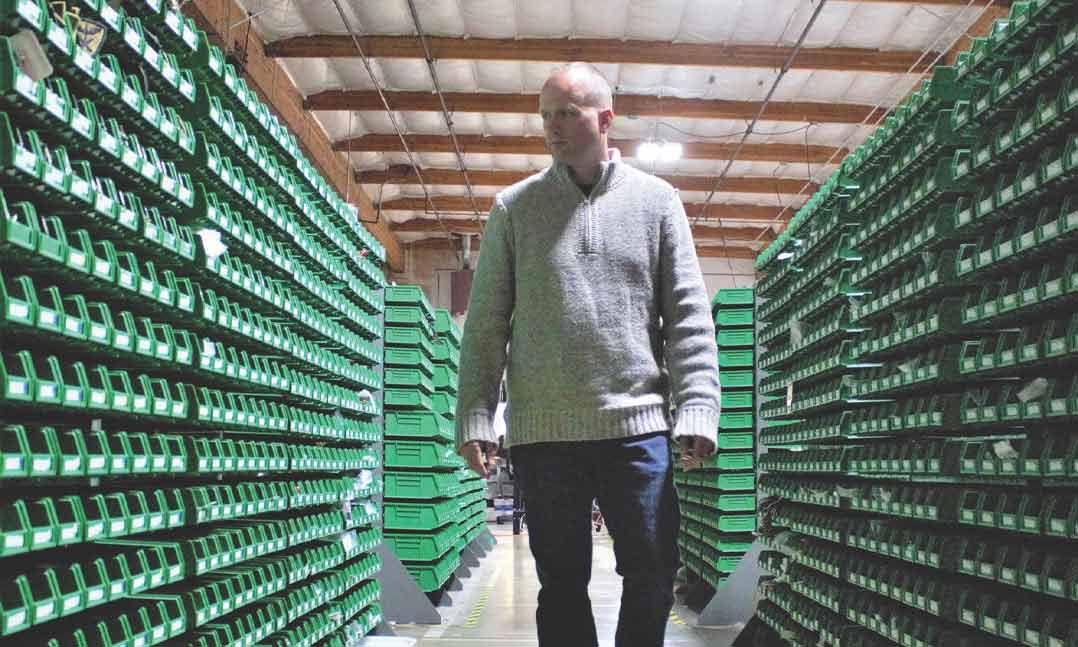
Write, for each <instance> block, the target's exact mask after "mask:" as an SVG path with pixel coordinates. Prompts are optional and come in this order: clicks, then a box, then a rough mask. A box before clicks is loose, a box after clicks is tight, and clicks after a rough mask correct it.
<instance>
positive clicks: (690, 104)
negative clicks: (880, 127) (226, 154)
mask: <svg viewBox="0 0 1078 647" xmlns="http://www.w3.org/2000/svg"><path fill="white" fill-rule="evenodd" d="M384 94H385V96H386V99H387V101H388V103H389V106H390V108H391V109H393V110H400V111H413V112H441V110H442V104H441V102H440V101H439V100H438V95H436V94H434V93H432V92H385V93H384ZM442 96H444V97H445V101H446V106H448V108H449V110H450V112H486V113H497V114H535V113H537V112H538V109H539V95H538V94H508V93H493V92H443V93H442ZM303 105H304V107H305V108H307V109H308V110H368V111H378V112H381V111H383V110H385V106H383V105H382V100H381V98H379V96H378V93H377V92H375V91H374V90H326V91H324V92H317V93H315V94H312V95H310V96H308V97H307V99H306V100H305V101H304V102H303ZM761 105H762V102H760V101H728V100H724V99H686V98H679V97H657V96H650V95H641V94H619V95H617V96H616V97H615V98H614V112H615V113H617V114H619V115H625V116H637V117H680V118H684V119H728V120H735V121H736V120H743V119H748V120H751V119H752V118H753V117H755V116H756V115H757V114H758V113H759V112H760V106H761ZM884 112H885V111H884V110H883V109H882V108H874V107H873V106H869V105H859V104H850V103H833V102H811V101H772V102H770V103H768V104H767V108H766V109H765V110H764V113H763V115H762V116H761V119H763V120H764V121H789V122H797V123H817V124H821V123H829V124H859V123H861V122H863V121H864V120H865V119H873V118H875V119H879V118H880V117H881V116H882V115H883V113H884Z"/></svg>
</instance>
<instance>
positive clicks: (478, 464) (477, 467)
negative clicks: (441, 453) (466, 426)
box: [457, 440, 498, 478]
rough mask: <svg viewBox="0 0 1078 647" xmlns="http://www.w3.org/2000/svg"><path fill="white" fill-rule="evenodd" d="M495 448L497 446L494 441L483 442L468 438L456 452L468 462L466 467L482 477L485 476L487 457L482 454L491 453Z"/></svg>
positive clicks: (496, 448)
mask: <svg viewBox="0 0 1078 647" xmlns="http://www.w3.org/2000/svg"><path fill="white" fill-rule="evenodd" d="M497 450H498V446H497V445H495V444H494V443H488V442H483V441H482V440H469V441H468V442H466V443H464V444H463V445H461V446H460V449H459V450H457V453H458V454H460V455H461V456H462V457H463V458H464V460H465V461H467V462H468V467H470V468H472V471H473V472H475V473H476V474H478V475H479V476H482V477H483V478H487V475H488V472H487V460H486V458H487V457H486V456H484V454H493V453H494V452H496V451H497Z"/></svg>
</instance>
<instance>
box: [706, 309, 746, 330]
mask: <svg viewBox="0 0 1078 647" xmlns="http://www.w3.org/2000/svg"><path fill="white" fill-rule="evenodd" d="M753 321H754V319H753V314H752V309H751V308H735V309H731V310H726V309H722V310H717V311H716V312H715V325H716V326H719V327H720V328H726V327H730V326H751V325H752V323H753Z"/></svg>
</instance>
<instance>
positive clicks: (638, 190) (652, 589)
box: [456, 63, 719, 647]
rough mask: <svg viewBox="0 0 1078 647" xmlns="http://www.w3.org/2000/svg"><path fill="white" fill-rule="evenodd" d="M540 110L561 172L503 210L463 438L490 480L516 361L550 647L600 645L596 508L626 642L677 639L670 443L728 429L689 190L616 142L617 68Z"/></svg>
mask: <svg viewBox="0 0 1078 647" xmlns="http://www.w3.org/2000/svg"><path fill="white" fill-rule="evenodd" d="M539 111H540V113H541V114H542V117H543V129H544V133H545V138H546V144H547V147H548V148H549V149H550V152H551V154H552V155H553V157H554V164H553V165H552V166H551V167H550V168H548V169H546V170H544V171H542V172H541V173H538V174H536V175H533V176H532V177H529V178H528V179H526V180H524V181H522V182H519V183H517V184H515V185H513V186H511V187H509V188H508V189H505V190H504V191H502V192H501V193H499V194H498V195H497V197H496V198H495V200H494V206H493V208H492V210H491V213H490V218H489V220H488V221H487V226H486V231H485V234H484V237H483V245H482V248H481V250H480V256H479V264H478V267H477V268H476V273H475V278H474V282H473V287H472V294H471V300H470V302H469V306H468V318H467V320H466V322H465V325H464V338H463V342H462V351H461V367H460V393H459V399H458V403H457V411H456V421H457V445H458V448H459V451H460V453H461V455H462V456H464V457H465V458H466V459H467V460H468V462H469V464H470V465H471V466H472V468H473V469H474V470H475V471H477V472H478V473H480V474H481V475H485V468H484V459H483V454H484V453H486V452H489V451H491V450H493V449H494V448H495V447H496V446H497V439H496V437H495V436H494V434H493V431H492V421H491V418H492V417H493V415H494V412H495V410H496V407H497V406H498V387H499V383H500V380H501V377H502V374H503V371H504V370H505V369H508V403H507V408H506V427H507V432H506V445H507V446H508V447H510V448H511V449H510V454H511V457H512V460H513V464H514V466H515V468H516V475H517V483H518V485H519V486H520V487H521V491H522V494H523V498H524V505H525V509H526V510H527V519H528V531H529V543H530V546H531V550H532V554H533V555H534V556H535V563H536V569H537V571H538V576H539V583H540V591H539V606H538V610H537V612H536V622H537V625H538V633H539V644H540V647H596V645H598V640H597V635H596V630H595V621H594V618H593V616H592V610H591V601H590V599H589V597H588V582H589V580H590V579H591V563H592V554H591V551H592V543H591V533H592V529H591V510H592V501H593V500H594V499H598V501H599V506H600V508H601V509H602V511H603V516H604V517H605V519H606V522H607V526H608V528H609V529H610V533H611V535H612V536H613V539H614V552H615V556H616V558H617V571H618V573H619V574H620V575H621V576H622V577H623V578H624V586H623V590H622V598H621V612H620V615H619V618H618V628H617V633H616V636H615V644H616V645H617V647H661V645H662V644H663V637H664V635H665V630H666V622H667V618H668V617H669V614H670V608H671V607H672V605H673V601H674V599H673V580H674V574H675V572H676V570H677V567H678V561H679V556H678V549H677V533H678V527H679V524H680V516H679V511H678V507H677V497H676V495H675V492H674V483H673V470H672V461H671V454H670V443H669V439H670V438H671V437H673V438H674V439H675V440H676V441H677V442H679V443H680V444H681V445H682V447H683V449H684V451H686V452H687V453H690V454H695V455H696V456H697V457H701V458H702V457H705V456H707V455H710V454H711V453H713V452H714V448H715V440H716V433H717V427H718V416H719V383H718V367H717V365H716V355H717V349H716V345H715V328H714V324H713V322H712V319H711V308H710V303H709V300H708V297H707V291H706V289H705V287H704V281H703V277H702V275H701V272H700V264H699V261H698V260H697V258H696V250H695V247H694V245H693V240H692V235H691V232H690V228H689V223H688V220H687V218H686V217H685V210H684V208H683V206H682V203H681V199H680V198H679V197H678V193H677V191H676V190H675V189H674V188H673V187H671V186H670V185H669V184H667V183H666V182H664V181H662V180H660V179H659V178H656V177H655V176H652V175H649V174H647V173H644V172H642V171H639V170H637V169H634V168H633V167H631V166H629V165H627V164H624V163H622V162H621V160H620V157H619V155H618V152H617V151H616V150H611V149H608V147H607V139H608V135H609V132H610V126H611V124H612V123H613V121H614V111H613V96H612V92H611V90H610V85H609V84H608V83H607V82H606V80H605V79H603V77H602V75H601V74H600V73H599V72H598V71H597V70H596V69H595V68H594V67H592V66H590V65H586V64H582V63H573V64H570V65H567V66H564V67H561V68H558V69H556V70H555V71H554V72H553V74H551V75H550V78H549V79H547V81H546V84H545V85H544V86H543V90H542V93H541V94H540V97H539Z"/></svg>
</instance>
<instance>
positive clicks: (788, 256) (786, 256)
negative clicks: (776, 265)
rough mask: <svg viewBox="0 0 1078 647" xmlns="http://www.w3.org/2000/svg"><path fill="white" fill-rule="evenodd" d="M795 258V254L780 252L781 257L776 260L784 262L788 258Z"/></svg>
mask: <svg viewBox="0 0 1078 647" xmlns="http://www.w3.org/2000/svg"><path fill="white" fill-rule="evenodd" d="M793 256H794V253H793V252H779V255H778V256H776V257H775V258H776V259H777V260H780V261H784V260H786V259H787V258H793Z"/></svg>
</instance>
